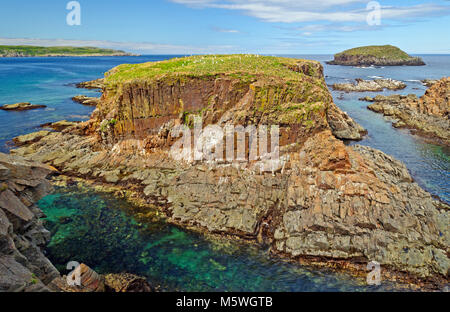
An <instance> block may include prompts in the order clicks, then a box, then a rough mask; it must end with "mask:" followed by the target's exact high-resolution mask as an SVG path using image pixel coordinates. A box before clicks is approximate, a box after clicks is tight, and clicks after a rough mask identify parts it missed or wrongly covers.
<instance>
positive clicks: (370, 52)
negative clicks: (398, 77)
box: [327, 45, 425, 66]
mask: <svg viewBox="0 0 450 312" xmlns="http://www.w3.org/2000/svg"><path fill="white" fill-rule="evenodd" d="M327 64H330V65H345V66H403V65H406V66H422V65H425V63H424V62H423V61H422V59H421V58H420V57H411V56H409V55H408V54H406V53H405V52H403V51H402V50H400V49H399V48H397V47H394V46H391V45H385V46H365V47H358V48H354V49H349V50H346V51H344V52H341V53H338V54H336V55H335V56H334V60H333V61H329V62H327Z"/></svg>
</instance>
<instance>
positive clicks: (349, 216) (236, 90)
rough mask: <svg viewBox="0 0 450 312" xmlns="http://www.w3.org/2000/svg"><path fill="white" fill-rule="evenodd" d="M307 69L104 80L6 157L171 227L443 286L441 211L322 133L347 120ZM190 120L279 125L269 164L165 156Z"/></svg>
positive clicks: (387, 160) (403, 180) (388, 171)
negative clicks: (137, 207) (37, 164)
mask: <svg viewBox="0 0 450 312" xmlns="http://www.w3.org/2000/svg"><path fill="white" fill-rule="evenodd" d="M232 57H234V56H232ZM196 58H197V57H194V58H192V59H194V60H196ZM189 60H191V59H189V58H188V59H186V61H185V62H186V63H187V62H188V61H189ZM174 62H175V61H174ZM176 62H178V63H177V64H184V63H182V62H179V61H178V60H176ZM155 64H157V65H156V66H158V65H160V64H158V63H155ZM163 65H165V66H164V67H165V68H171V67H170V66H166V64H163ZM146 66H151V65H146ZM311 66H314V67H313V68H315V70H312V69H311ZM316 66H317V65H316V64H315V63H311V64H309V63H308V62H304V63H301V62H299V65H298V66H297V67H295V68H297V69H299V71H300V72H301V73H303V74H301V75H302V76H300V77H299V78H301V80H298V81H296V82H295V83H293V82H290V83H289V84H288V83H286V82H284V83H281V82H282V81H280V79H279V77H278V76H276V75H275V74H274V73H273V72H272V73H271V75H275V76H274V77H272V78H273V79H269V78H270V77H267V76H266V77H264V76H263V77H257V78H256V80H253V79H252V80H250V81H247V80H246V81H239V80H235V76H234V75H233V76H232V75H229V76H228V75H227V74H222V75H220V74H218V75H215V76H213V77H211V75H207V76H205V77H201V78H199V77H192V76H187V77H186V76H184V75H183V74H179V73H176V74H175V77H174V76H172V75H170V74H166V75H164V76H162V77H161V78H154V79H155V80H151V81H148V80H146V79H144V78H146V77H142V79H133V81H126V82H123V83H119V84H117V85H115V86H114V87H113V85H112V84H111V83H112V82H113V81H115V80H114V78H115V77H116V76H114V74H111V73H110V74H109V75H107V77H106V83H107V85H108V87H107V88H106V89H105V93H104V94H103V96H102V100H101V102H100V104H99V105H98V107H97V110H96V111H95V112H94V114H93V116H92V119H91V120H90V121H88V122H85V123H81V124H78V125H76V126H74V127H71V128H67V129H65V130H63V131H62V132H53V133H50V134H49V135H47V136H45V137H43V138H42V139H40V140H39V141H36V142H34V143H32V144H29V145H24V146H22V147H21V148H19V149H16V150H14V151H13V153H15V154H18V155H22V156H24V157H26V158H30V159H33V160H35V161H41V162H45V163H48V164H51V165H52V166H55V167H57V168H58V169H60V170H61V171H62V172H63V173H64V174H66V175H72V176H77V177H82V178H88V179H93V180H97V181H99V182H103V183H112V184H115V185H117V186H121V187H124V188H126V189H127V190H131V191H135V192H139V193H140V194H141V196H142V198H144V199H145V200H146V201H148V202H149V203H153V204H156V205H157V206H159V207H161V209H162V210H163V211H164V212H165V213H166V215H167V216H168V218H169V220H170V221H171V222H173V223H176V224H180V225H183V226H189V227H195V228H198V229H203V230H207V231H209V232H213V233H222V234H226V235H237V236H239V237H244V238H247V239H253V240H257V241H259V242H265V243H267V244H270V245H271V246H272V251H273V252H274V253H275V254H278V255H281V256H286V257H289V258H291V259H314V261H315V262H320V263H324V264H327V263H332V262H333V263H334V262H337V261H340V263H341V264H342V267H344V268H345V267H348V264H349V263H353V264H355V263H356V264H360V266H359V269H360V270H362V271H364V270H365V264H367V262H369V261H378V262H380V263H381V265H382V267H383V268H385V270H384V272H387V271H389V272H407V273H408V274H409V275H410V276H414V277H415V278H423V279H428V280H429V281H430V280H433V283H434V282H435V283H437V284H438V285H442V284H443V283H446V282H447V281H448V268H449V266H450V262H449V261H450V260H449V258H448V248H449V242H450V233H449V226H448V224H449V215H448V213H449V207H448V206H447V205H445V204H443V203H441V202H439V201H438V200H435V199H433V198H432V196H431V195H430V194H428V193H427V192H425V191H424V190H422V189H421V188H420V187H419V186H418V185H417V184H416V183H414V181H413V180H412V178H411V177H410V175H409V173H408V171H407V169H406V168H405V166H404V165H403V164H401V163H400V162H398V161H397V160H395V159H393V158H391V157H389V156H387V155H385V154H384V153H382V152H380V151H377V150H374V149H371V148H367V147H360V146H356V147H350V146H345V145H344V144H343V142H341V141H340V140H338V139H336V137H335V135H333V133H338V132H339V131H345V129H344V128H345V123H346V124H347V125H349V124H351V122H348V120H347V119H346V117H345V114H344V113H343V112H341V111H340V110H339V109H338V108H337V107H335V106H334V104H333V103H332V98H331V95H330V94H329V92H328V90H327V89H326V87H325V88H323V85H324V81H323V76H320V73H321V71H319V70H317V69H318V68H320V67H316ZM161 67H163V66H162V65H161V66H160V67H158V68H161ZM120 70H121V69H120V68H119V69H116V70H115V71H116V73H117V71H120ZM113 72H114V71H113ZM147 73H148V75H150V74H151V72H147ZM305 73H306V74H305ZM240 74H242V72H241V73H240ZM283 74H285V75H288V73H286V72H283ZM110 75H113V76H110ZM308 84H309V86H308ZM318 103H320V104H318ZM287 108H289V109H287ZM191 115H194V116H197V117H199V118H201V119H202V121H203V125H204V126H205V125H209V124H216V125H227V124H235V125H243V126H248V125H251V124H254V125H264V124H268V125H272V124H279V125H280V140H279V141H280V157H279V158H278V159H275V160H274V161H275V162H276V166H275V167H274V163H273V162H269V165H268V166H266V160H265V158H263V157H262V156H263V155H259V158H258V157H257V159H256V160H252V161H250V160H247V161H231V162H230V161H224V160H220V159H218V160H216V161H214V160H209V161H196V162H189V161H183V158H181V160H176V159H174V158H173V157H172V156H173V154H171V153H170V147H171V146H173V144H174V143H175V142H176V140H177V136H176V135H175V134H174V133H173V131H172V130H173V127H174V126H175V125H181V124H185V125H187V126H190V125H192V124H191V117H192V116H191ZM299 117H301V118H299ZM299 120H301V121H302V122H299ZM346 120H347V121H346ZM188 128H189V127H188ZM359 130H360V129H359ZM346 135H348V136H351V135H352V134H345V135H342V136H346ZM184 160H187V157H186V158H184Z"/></svg>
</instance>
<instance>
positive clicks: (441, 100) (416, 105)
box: [362, 77, 450, 145]
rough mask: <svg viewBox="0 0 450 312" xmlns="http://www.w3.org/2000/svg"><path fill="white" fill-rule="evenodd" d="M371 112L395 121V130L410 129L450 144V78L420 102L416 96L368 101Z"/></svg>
mask: <svg viewBox="0 0 450 312" xmlns="http://www.w3.org/2000/svg"><path fill="white" fill-rule="evenodd" d="M362 100H365V101H369V102H373V104H370V105H369V106H368V107H367V108H368V109H370V110H372V111H374V112H377V113H382V114H383V115H385V116H389V117H391V118H394V119H395V120H396V121H395V122H394V127H398V128H402V127H404V128H410V129H413V130H414V131H416V132H417V133H418V134H420V135H424V136H426V137H428V138H431V139H433V140H434V141H435V142H437V143H439V144H444V145H449V143H450V119H449V111H450V78H449V77H447V78H442V79H441V80H439V81H438V82H436V83H434V84H432V85H431V87H430V88H429V89H428V90H427V91H426V92H425V94H424V95H423V96H422V97H421V98H420V99H419V98H417V97H416V96H415V95H414V94H410V95H407V96H402V95H391V96H376V97H375V98H364V99H362Z"/></svg>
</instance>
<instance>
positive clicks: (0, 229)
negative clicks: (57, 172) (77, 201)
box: [0, 154, 59, 292]
mask: <svg viewBox="0 0 450 312" xmlns="http://www.w3.org/2000/svg"><path fill="white" fill-rule="evenodd" d="M53 171H54V169H52V168H51V167H49V166H46V165H42V164H38V163H34V162H30V161H27V160H25V159H23V158H21V157H12V156H8V155H5V154H0V292H2V291H49V288H48V287H47V285H48V284H49V283H50V282H51V281H52V280H53V279H54V278H56V277H58V276H59V272H58V271H57V270H56V268H55V267H54V266H53V265H52V264H51V263H50V261H49V260H48V259H47V258H46V257H45V255H44V254H43V252H42V248H43V247H45V245H46V244H47V242H48V241H49V240H50V232H48V231H47V230H46V229H45V228H44V226H43V221H42V220H41V218H42V217H44V214H43V213H42V211H41V210H40V209H39V207H37V206H36V204H35V203H36V202H37V201H38V200H39V199H40V198H41V197H43V196H44V195H46V194H48V193H49V192H50V191H51V190H52V187H51V185H50V183H49V182H48V181H47V180H46V179H45V178H46V177H47V176H48V175H49V174H51V173H52V172H53Z"/></svg>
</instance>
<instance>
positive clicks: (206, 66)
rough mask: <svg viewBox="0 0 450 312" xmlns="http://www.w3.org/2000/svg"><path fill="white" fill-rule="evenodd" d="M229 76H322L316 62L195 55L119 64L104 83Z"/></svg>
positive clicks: (247, 56) (300, 77) (241, 56)
mask: <svg viewBox="0 0 450 312" xmlns="http://www.w3.org/2000/svg"><path fill="white" fill-rule="evenodd" d="M215 75H229V76H231V77H236V78H242V79H246V80H248V79H252V78H255V77H257V76H265V77H272V78H276V79H280V80H284V81H299V80H302V79H304V77H305V75H308V76H313V77H322V72H321V67H320V66H318V63H317V62H314V61H305V60H299V59H292V58H284V57H273V56H260V55H250V54H235V55H197V56H191V57H182V58H173V59H170V60H166V61H161V62H148V63H143V64H123V65H119V66H117V67H115V68H114V69H113V70H111V71H110V72H109V73H107V75H106V83H107V84H116V83H123V82H126V81H132V80H134V79H139V80H146V81H154V80H158V79H159V78H162V77H181V76H186V77H192V78H194V77H208V76H210V77H212V76H215Z"/></svg>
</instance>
